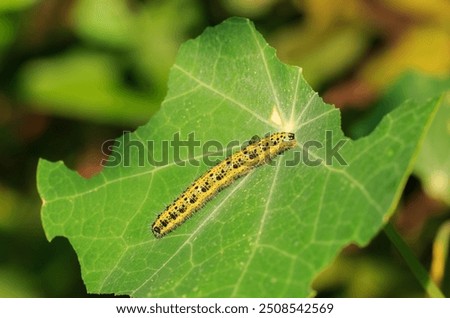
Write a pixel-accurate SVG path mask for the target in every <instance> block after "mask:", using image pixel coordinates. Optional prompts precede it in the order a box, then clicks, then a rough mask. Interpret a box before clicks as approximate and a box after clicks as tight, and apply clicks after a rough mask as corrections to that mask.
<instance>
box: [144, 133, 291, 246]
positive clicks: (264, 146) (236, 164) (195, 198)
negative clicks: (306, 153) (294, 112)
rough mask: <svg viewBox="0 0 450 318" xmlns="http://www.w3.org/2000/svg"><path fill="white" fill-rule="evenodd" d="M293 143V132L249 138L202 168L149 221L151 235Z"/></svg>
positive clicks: (171, 226) (166, 228)
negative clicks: (238, 148) (223, 158)
mask: <svg viewBox="0 0 450 318" xmlns="http://www.w3.org/2000/svg"><path fill="white" fill-rule="evenodd" d="M295 145H296V141H295V134H293V133H288V132H277V133H273V134H267V135H266V136H265V137H264V138H262V139H260V138H259V137H258V136H254V137H252V139H251V140H250V142H249V143H248V145H247V146H246V147H245V148H243V149H242V150H241V151H238V152H236V153H234V154H232V155H231V156H230V157H228V158H226V159H225V160H223V161H222V162H220V163H219V164H217V165H216V166H214V167H212V168H211V169H209V170H208V171H206V172H205V173H204V174H203V175H202V176H200V177H199V178H198V179H197V180H195V181H194V182H193V183H192V184H191V185H190V186H189V187H188V188H187V189H186V190H185V191H184V192H183V193H182V194H181V195H180V196H179V197H178V198H177V199H175V201H173V203H172V204H170V205H169V206H168V207H167V208H166V209H165V210H164V211H163V212H162V213H161V214H160V215H158V217H157V218H156V220H155V222H153V224H152V232H153V235H155V237H156V238H161V237H163V236H164V235H166V234H167V233H170V232H171V231H173V230H174V229H176V228H177V227H178V226H180V225H181V224H183V223H184V222H185V221H186V220H187V219H188V218H190V217H191V216H192V215H193V214H194V213H195V212H196V211H198V210H200V209H201V208H202V207H203V206H204V205H205V204H206V203H207V202H208V201H209V200H211V199H212V198H213V197H214V196H215V195H216V194H217V193H219V192H220V191H221V190H222V189H224V188H225V187H227V186H229V185H230V184H231V183H233V181H234V180H236V179H238V178H240V177H242V176H245V175H246V174H248V173H249V172H250V171H251V170H252V169H253V168H255V167H258V166H261V165H263V164H265V163H267V162H269V161H270V160H271V159H273V158H274V157H276V156H277V155H279V154H281V153H283V152H285V151H286V150H289V149H292V148H293V147H295Z"/></svg>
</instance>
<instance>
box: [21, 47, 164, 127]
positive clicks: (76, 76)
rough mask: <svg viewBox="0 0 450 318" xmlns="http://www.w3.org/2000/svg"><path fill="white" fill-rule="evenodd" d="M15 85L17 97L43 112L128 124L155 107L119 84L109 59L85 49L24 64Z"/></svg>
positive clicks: (148, 99)
mask: <svg viewBox="0 0 450 318" xmlns="http://www.w3.org/2000/svg"><path fill="white" fill-rule="evenodd" d="M61 74H64V76H61ZM18 82H19V83H20V86H19V91H20V94H19V95H20V97H21V98H22V99H23V100H24V101H25V102H27V103H29V104H30V105H31V107H33V108H34V110H36V111H39V112H44V113H51V114H56V115H61V116H66V117H74V118H83V119H87V120H90V121H97V122H106V123H119V124H123V123H126V124H129V123H140V122H143V121H144V120H143V117H144V116H149V115H150V114H152V113H153V112H155V111H156V109H157V108H158V105H157V104H156V103H155V102H154V101H153V100H151V99H150V98H149V97H151V96H148V95H144V94H142V93H140V92H138V91H135V90H132V89H130V88H128V87H126V86H125V85H123V81H122V79H121V77H120V73H119V71H118V69H117V67H116V64H115V61H114V59H113V58H112V57H110V56H108V55H105V54H101V53H92V52H89V51H86V50H73V51H70V52H68V53H67V54H64V55H61V56H58V57H55V58H49V59H42V60H36V61H33V62H31V63H28V64H26V65H25V66H24V67H23V68H22V69H21V71H20V74H19V81H18Z"/></svg>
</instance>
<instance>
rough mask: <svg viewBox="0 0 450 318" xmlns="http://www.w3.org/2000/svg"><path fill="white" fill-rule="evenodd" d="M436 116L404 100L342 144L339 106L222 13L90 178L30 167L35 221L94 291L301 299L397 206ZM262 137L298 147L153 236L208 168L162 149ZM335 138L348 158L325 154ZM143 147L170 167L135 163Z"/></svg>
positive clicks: (52, 167)
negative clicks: (159, 98)
mask: <svg viewBox="0 0 450 318" xmlns="http://www.w3.org/2000/svg"><path fill="white" fill-rule="evenodd" d="M436 109H437V106H436V102H435V101H430V102H428V103H426V104H420V105H416V104H414V103H411V102H410V103H406V104H404V105H402V106H400V107H399V108H398V109H396V110H395V111H394V112H392V113H391V114H389V115H388V116H386V117H385V118H384V119H383V121H382V122H381V123H380V125H379V126H378V127H377V129H376V130H375V131H374V132H373V133H372V134H371V135H370V136H368V137H366V138H362V139H359V140H357V141H351V140H348V139H346V138H345V136H344V135H343V133H342V131H341V129H340V116H339V110H337V109H336V108H334V107H333V106H331V105H327V104H325V103H324V102H323V101H322V100H321V99H320V97H318V95H317V94H316V93H315V92H314V91H312V89H311V88H310V86H309V85H308V84H307V83H306V82H305V81H304V79H303V77H302V75H301V69H299V68H297V67H292V66H288V65H285V64H282V63H281V62H280V61H279V60H278V59H277V58H276V56H275V51H274V49H273V48H271V47H269V46H268V45H267V43H266V42H265V41H264V39H263V38H262V37H261V35H260V34H259V33H257V32H256V30H255V29H254V26H253V25H252V23H250V22H249V21H248V20H245V19H240V18H233V19H229V20H227V21H225V22H224V23H222V24H221V25H219V26H217V27H214V28H208V29H207V30H206V31H205V32H204V33H203V34H202V35H201V36H200V37H198V38H197V39H195V40H191V41H188V42H187V43H186V44H184V45H183V46H182V48H181V49H180V52H179V54H178V57H177V60H176V64H175V65H174V66H173V68H172V71H171V75H170V80H169V92H168V95H167V97H166V99H165V101H164V103H163V105H162V107H161V110H160V111H159V112H158V113H157V114H156V115H155V116H154V117H152V118H151V120H150V121H149V122H148V123H147V124H146V125H144V126H142V127H139V128H138V129H137V130H136V131H135V132H134V133H130V134H125V135H124V136H122V137H121V138H119V139H118V140H117V142H116V147H117V148H115V149H114V150H115V151H114V156H112V157H111V158H110V161H109V165H108V167H106V168H105V169H103V171H102V172H101V173H100V174H99V175H97V176H95V177H93V178H91V179H89V180H86V179H83V178H81V177H79V176H78V175H77V174H76V173H75V172H73V171H70V170H69V169H67V168H66V167H65V166H64V165H63V163H62V162H57V163H50V162H48V161H45V160H41V161H40V162H39V167H38V173H37V178H38V188H39V193H40V195H41V197H42V200H43V206H42V222H43V226H44V229H45V232H46V235H47V238H48V239H49V240H51V239H52V238H54V237H55V236H65V237H67V238H68V239H69V241H70V242H71V244H72V245H73V247H74V249H75V251H76V253H77V254H78V258H79V260H80V264H81V270H82V275H83V279H84V282H85V284H86V286H87V289H88V291H89V292H91V293H116V294H127V295H132V296H135V297H143V296H152V297H181V296H188V297H192V296H195V297H228V296H236V297H244V296H248V297H298V296H308V295H311V289H310V284H311V281H312V280H313V279H314V277H315V276H316V275H317V274H318V273H319V272H320V271H321V270H322V269H323V268H324V267H325V266H327V265H328V264H330V262H331V261H332V260H333V259H334V258H335V256H336V255H337V254H338V253H339V251H340V250H341V249H342V248H343V247H344V246H346V245H348V244H349V243H351V242H356V243H357V244H360V245H364V244H367V243H368V242H369V241H370V239H371V238H372V237H373V236H374V235H375V234H376V233H377V232H378V231H379V230H380V228H381V227H382V226H383V224H384V222H385V221H386V218H388V217H389V215H390V214H391V213H392V212H393V210H394V208H395V206H396V204H397V201H398V199H399V196H400V194H401V191H402V188H403V186H404V184H405V182H406V178H407V176H408V174H409V173H410V171H411V167H412V164H413V159H414V155H415V153H416V152H417V149H418V145H419V144H420V141H421V139H422V138H423V136H424V134H425V132H426V127H427V126H428V124H429V122H430V120H431V119H432V115H433V114H434V112H435V111H436ZM269 131H292V132H295V133H296V138H297V141H298V144H299V146H298V147H297V148H296V149H293V150H290V151H288V152H286V153H285V154H284V155H283V156H280V157H278V158H276V159H275V160H274V163H272V164H271V165H265V166H262V167H260V168H257V169H255V171H254V172H252V173H251V174H250V175H248V176H247V177H244V178H242V179H240V180H238V181H236V182H234V183H233V184H232V185H231V186H230V187H229V188H227V189H225V190H224V191H222V192H220V193H219V194H218V195H217V196H216V197H215V198H214V199H213V200H212V201H210V202H209V203H208V204H206V206H205V207H204V208H203V209H202V210H200V211H199V212H197V213H196V215H195V216H194V217H192V218H191V219H190V220H188V221H187V222H186V223H185V224H183V225H182V226H181V227H179V228H178V229H177V230H175V231H174V232H173V233H170V234H169V235H167V236H166V237H163V238H162V239H159V240H157V239H155V238H154V237H153V235H152V234H151V232H150V224H151V223H152V222H153V221H154V220H155V218H156V216H157V215H158V214H159V213H160V212H161V211H162V210H163V209H164V208H165V206H166V205H167V204H169V203H170V202H171V201H172V200H173V199H175V198H176V197H177V196H178V195H179V194H180V193H181V192H182V191H183V190H184V189H185V188H186V187H187V186H188V185H189V184H190V183H191V182H192V181H193V180H195V179H196V178H197V177H198V176H199V175H201V174H202V173H203V172H204V171H206V170H207V169H208V165H207V164H206V162H205V160H200V161H201V164H200V166H194V165H192V164H189V163H188V162H187V161H188V159H189V158H190V157H192V156H190V155H189V151H188V150H187V149H185V148H183V149H182V150H181V151H180V159H181V160H182V161H181V162H180V161H177V160H176V153H175V152H174V149H172V148H169V149H168V152H167V151H164V150H163V147H162V141H170V140H173V139H174V135H175V134H177V133H179V136H180V139H183V140H186V139H187V138H188V135H189V134H190V133H195V138H196V140H199V141H200V144H201V145H204V144H205V143H206V142H207V141H211V140H213V141H218V142H220V143H221V144H222V145H226V144H227V143H228V142H230V141H232V140H236V141H240V142H243V141H245V140H248V139H249V138H251V137H252V136H254V135H256V134H258V135H263V134H264V133H266V132H269ZM327 131H328V133H327ZM330 134H332V140H331V139H330V136H329V135H330ZM341 140H346V141H347V142H346V143H345V144H344V146H343V147H342V148H341V149H339V151H338V153H339V154H340V155H341V156H342V159H343V160H345V162H346V164H345V162H342V160H341V162H339V160H337V159H338V158H337V157H336V156H335V158H334V159H332V160H330V154H331V153H330V151H329V150H328V151H326V149H325V146H326V145H327V142H328V146H330V145H332V146H334V145H336V144H337V143H338V142H339V141H341ZM138 142H140V143H141V144H143V145H144V146H140V145H139V144H138ZM151 142H153V144H152V143H151ZM311 143H312V144H313V145H315V146H314V147H309V148H308V147H307V146H308V145H311ZM321 145H323V147H320V146H321ZM150 148H152V149H150ZM150 150H151V151H152V154H154V156H155V158H157V159H159V158H161V157H162V155H163V154H166V155H167V156H168V158H169V163H168V164H167V165H164V166H154V165H151V164H150V163H148V162H147V161H146V160H142V159H145V158H144V157H143V154H147V153H148V151H150ZM302 150H304V151H305V152H307V155H308V157H307V158H306V159H309V160H310V161H312V160H315V159H322V162H321V164H319V165H316V166H313V165H311V164H306V162H307V160H306V159H305V157H304V158H303V159H304V160H303V162H301V163H298V164H296V165H295V166H287V163H288V162H289V161H291V160H292V159H293V158H295V157H296V156H297V155H298V154H300V155H302ZM207 151H211V149H209V150H203V149H201V147H195V149H194V152H193V154H191V155H193V156H194V158H196V159H202V158H204V152H207ZM219 157H220V158H224V157H225V154H223V155H222V156H219ZM119 159H121V160H120V162H121V166H116V167H114V165H115V164H117V162H118V161H119ZM191 159H192V158H191ZM326 159H328V161H327V160H326ZM128 161H129V162H128ZM140 161H144V162H140ZM139 163H143V165H140V164H139ZM177 163H178V164H177ZM181 163H186V165H185V166H181ZM125 165H126V166H125Z"/></svg>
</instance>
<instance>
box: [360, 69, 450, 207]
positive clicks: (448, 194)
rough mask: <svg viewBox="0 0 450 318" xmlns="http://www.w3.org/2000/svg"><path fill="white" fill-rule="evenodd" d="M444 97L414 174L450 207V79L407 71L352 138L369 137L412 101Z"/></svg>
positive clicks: (430, 192)
mask: <svg viewBox="0 0 450 318" xmlns="http://www.w3.org/2000/svg"><path fill="white" fill-rule="evenodd" d="M431 97H434V98H440V100H439V104H440V107H439V110H438V112H437V114H436V116H435V118H434V120H433V122H432V124H431V127H430V130H429V132H428V134H427V136H426V138H425V140H424V143H423V147H422V148H421V151H420V153H419V155H418V158H417V163H416V165H415V167H414V173H415V174H416V175H417V176H419V178H420V179H421V181H422V182H423V186H424V189H425V191H426V192H427V193H428V195H430V196H431V197H433V198H435V199H437V200H441V201H443V202H446V203H447V205H450V182H449V180H450V125H449V118H450V77H447V78H437V77H431V76H428V75H425V74H421V73H419V72H412V71H410V72H406V73H405V74H403V75H402V76H401V77H400V78H399V79H398V80H397V81H396V83H395V84H394V85H393V86H392V87H390V89H389V90H388V91H387V92H386V93H385V95H384V96H383V97H382V98H381V99H380V101H378V102H377V103H376V105H375V106H374V107H373V108H372V110H371V111H370V112H369V113H368V114H367V115H366V116H365V117H364V118H363V119H362V120H360V121H359V122H357V123H356V124H355V125H354V126H353V127H352V129H351V135H352V136H354V137H359V136H362V135H366V134H368V132H369V131H371V130H372V129H373V128H374V127H375V126H376V125H377V124H378V123H379V122H380V120H381V118H382V117H383V116H384V115H385V114H387V113H388V112H389V111H392V110H393V109H395V108H396V107H397V106H398V105H399V104H400V103H401V102H402V101H404V100H406V99H411V100H413V101H414V102H416V103H426V102H427V101H428V100H429V99H430V98H431Z"/></svg>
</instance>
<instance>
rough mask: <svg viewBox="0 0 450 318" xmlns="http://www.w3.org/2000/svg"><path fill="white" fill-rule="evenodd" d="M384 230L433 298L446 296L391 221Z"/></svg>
mask: <svg viewBox="0 0 450 318" xmlns="http://www.w3.org/2000/svg"><path fill="white" fill-rule="evenodd" d="M384 232H385V233H386V235H387V236H388V238H389V239H390V240H391V242H392V243H393V244H394V246H395V247H396V248H397V250H398V251H399V253H400V255H401V256H402V257H403V259H404V260H405V262H406V264H407V265H408V266H409V268H410V269H411V271H412V273H413V274H414V276H416V278H417V280H418V281H419V283H420V284H421V285H422V287H423V288H424V289H425V291H426V292H427V293H428V295H429V296H430V297H433V298H444V297H445V296H444V294H443V293H442V291H441V290H440V289H439V288H438V287H437V286H436V284H435V283H434V282H433V280H432V279H431V278H430V276H429V275H428V272H427V271H426V270H425V268H424V267H423V266H422V264H420V262H419V261H418V260H417V258H416V256H415V255H414V254H413V252H412V251H411V249H410V248H409V246H408V245H407V244H406V243H405V241H404V240H403V239H402V237H401V236H400V234H398V232H397V231H396V230H395V228H394V227H393V226H392V224H391V223H387V224H386V226H385V227H384Z"/></svg>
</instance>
